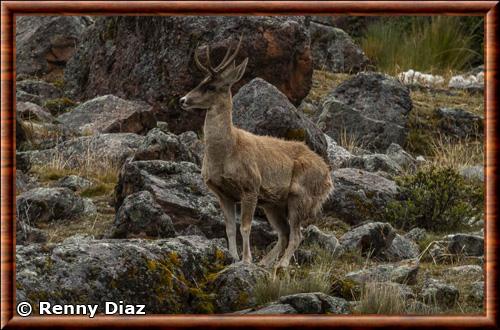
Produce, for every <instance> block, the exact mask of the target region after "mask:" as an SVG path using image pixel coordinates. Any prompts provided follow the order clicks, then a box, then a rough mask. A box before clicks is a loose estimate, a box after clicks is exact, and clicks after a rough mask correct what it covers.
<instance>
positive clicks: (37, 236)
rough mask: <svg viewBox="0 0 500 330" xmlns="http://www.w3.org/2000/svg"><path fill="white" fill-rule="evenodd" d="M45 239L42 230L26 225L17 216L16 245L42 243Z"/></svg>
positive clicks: (45, 236)
mask: <svg viewBox="0 0 500 330" xmlns="http://www.w3.org/2000/svg"><path fill="white" fill-rule="evenodd" d="M46 241H47V235H46V234H45V233H44V232H43V231H42V230H40V229H38V228H35V227H32V226H30V225H28V224H27V223H26V221H22V220H20V219H19V217H18V218H17V219H16V245H26V244H31V243H44V242H46Z"/></svg>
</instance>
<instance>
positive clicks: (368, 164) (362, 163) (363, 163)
mask: <svg viewBox="0 0 500 330" xmlns="http://www.w3.org/2000/svg"><path fill="white" fill-rule="evenodd" d="M343 167H351V168H359V169H363V170H365V171H368V172H378V171H383V172H387V173H390V174H399V173H401V172H402V171H403V169H402V168H401V166H399V165H398V164H397V163H396V162H395V161H393V160H392V159H391V158H389V156H387V155H384V154H368V155H361V156H354V157H351V158H349V159H348V160H347V161H346V163H345V164H344V166H343Z"/></svg>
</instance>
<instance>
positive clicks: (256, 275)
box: [210, 262, 269, 312]
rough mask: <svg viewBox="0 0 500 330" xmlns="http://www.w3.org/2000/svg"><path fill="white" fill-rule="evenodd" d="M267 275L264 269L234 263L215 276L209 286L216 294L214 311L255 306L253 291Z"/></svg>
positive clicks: (227, 310)
mask: <svg viewBox="0 0 500 330" xmlns="http://www.w3.org/2000/svg"><path fill="white" fill-rule="evenodd" d="M268 275H269V274H268V272H267V271H265V270H264V269H262V268H260V267H258V266H256V265H254V264H245V263H243V262H239V263H235V264H232V265H230V266H229V267H227V268H225V269H224V270H222V271H220V272H219V273H217V274H216V275H215V279H214V280H213V282H212V283H211V284H210V285H211V287H212V288H213V291H214V292H215V293H216V294H217V299H216V302H215V305H216V309H217V310H218V311H220V312H230V311H234V310H239V309H243V308H248V307H252V306H254V305H255V297H254V295H253V289H254V287H255V285H256V284H257V282H258V281H261V280H263V279H264V278H265V277H267V276H268Z"/></svg>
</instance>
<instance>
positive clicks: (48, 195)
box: [16, 188, 84, 225]
mask: <svg viewBox="0 0 500 330" xmlns="http://www.w3.org/2000/svg"><path fill="white" fill-rule="evenodd" d="M16 205H17V217H18V218H19V219H20V220H21V221H23V222H25V223H27V224H28V225H36V224H37V223H40V222H49V221H56V220H66V219H72V218H76V217H78V216H80V215H82V213H83V211H84V203H83V200H82V198H81V197H80V196H78V195H75V193H73V191H71V190H70V189H67V188H35V189H32V190H29V191H26V192H24V193H22V194H20V195H18V196H17V197H16Z"/></svg>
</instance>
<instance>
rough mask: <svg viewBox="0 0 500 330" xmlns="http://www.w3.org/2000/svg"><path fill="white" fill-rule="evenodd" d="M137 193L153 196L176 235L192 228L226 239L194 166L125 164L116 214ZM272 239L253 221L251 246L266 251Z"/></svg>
mask: <svg viewBox="0 0 500 330" xmlns="http://www.w3.org/2000/svg"><path fill="white" fill-rule="evenodd" d="M139 191H149V192H150V193H151V194H152V195H153V197H154V200H155V202H156V203H157V204H158V205H159V206H160V207H161V208H162V209H163V211H164V213H166V214H167V215H168V216H170V217H171V218H172V222H173V224H174V227H175V229H176V231H177V232H183V231H184V230H188V229H189V228H190V227H192V226H195V227H196V228H198V229H199V230H201V232H202V233H203V234H204V235H205V236H207V237H209V238H214V237H226V230H225V224H224V218H223V215H222V211H221V210H220V208H219V203H218V201H217V199H216V198H215V196H214V195H212V194H211V193H210V192H209V190H208V188H207V187H206V185H205V183H204V182H203V178H202V176H201V170H200V168H199V167H198V166H197V165H196V164H193V163H189V162H172V161H162V160H147V161H133V162H128V163H125V164H124V165H123V167H122V169H121V172H120V175H119V181H118V185H117V186H116V189H115V195H116V202H115V208H116V209H117V210H118V209H119V208H120V206H121V205H122V204H123V201H124V200H125V198H126V197H127V196H128V195H130V194H133V193H136V192H139ZM274 238H275V235H274V234H272V233H271V229H270V226H269V225H268V224H267V223H265V222H262V221H257V220H255V221H254V224H253V226H252V234H251V241H252V244H254V245H256V246H260V247H265V246H267V245H268V244H269V243H271V242H272V241H273V240H274Z"/></svg>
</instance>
